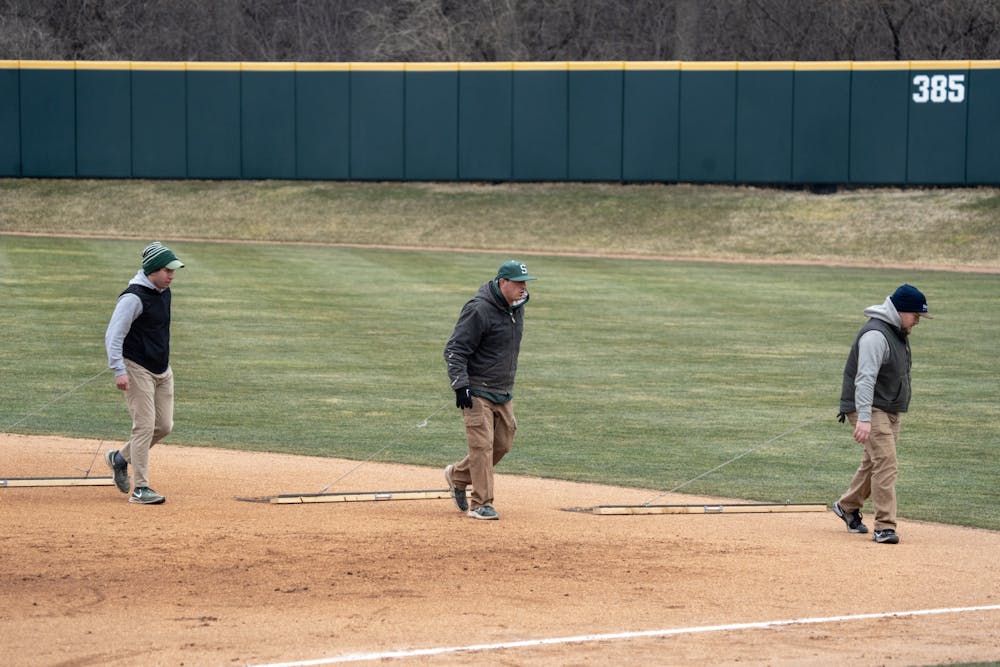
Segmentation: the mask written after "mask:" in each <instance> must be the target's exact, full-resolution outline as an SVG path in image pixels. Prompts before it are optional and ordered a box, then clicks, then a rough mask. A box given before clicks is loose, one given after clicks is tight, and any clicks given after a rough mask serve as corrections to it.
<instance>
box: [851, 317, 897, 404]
mask: <svg viewBox="0 0 1000 667" xmlns="http://www.w3.org/2000/svg"><path fill="white" fill-rule="evenodd" d="M872 330H875V331H881V332H882V334H883V335H884V336H885V339H886V340H887V341H888V342H889V359H888V361H886V362H885V363H884V364H882V366H881V367H880V368H879V371H878V377H876V379H875V394H874V396H873V397H872V406H873V407H876V408H878V409H879V410H884V411H885V412H894V413H895V412H906V410H907V408H909V407H910V341H909V340H908V339H907V337H906V334H905V333H903V331H902V330H901V329H897V328H896V327H894V326H892V325H891V324H889V323H888V322H884V321H882V320H879V319H876V318H872V319H870V320H868V323H867V324H865V325H864V326H863V327H861V330H860V331H858V335H857V336H856V337H855V338H854V345H852V346H851V352H850V354H849V355H848V356H847V364H846V365H845V366H844V383H843V386H842V387H841V390H840V411H841V412H844V413H847V412H854V411H855V410H856V409H857V408H856V406H855V405H854V378H855V376H857V374H858V341H860V340H861V337H862V336H864V335H865V334H866V333H867V332H869V331H872Z"/></svg>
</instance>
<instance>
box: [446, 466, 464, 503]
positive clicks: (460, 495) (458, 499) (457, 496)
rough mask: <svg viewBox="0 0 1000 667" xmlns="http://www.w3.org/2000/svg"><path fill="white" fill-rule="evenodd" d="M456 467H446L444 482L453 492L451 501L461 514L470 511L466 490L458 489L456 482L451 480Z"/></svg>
mask: <svg viewBox="0 0 1000 667" xmlns="http://www.w3.org/2000/svg"><path fill="white" fill-rule="evenodd" d="M454 468H455V466H453V465H450V466H446V467H445V469H444V481H446V482H448V490H449V491H451V499H452V500H454V501H455V507H457V508H458V509H459V511H461V512H465V511H467V510H468V509H469V501H468V499H467V498H466V497H465V489H464V488H461V489H460V488H458V487H457V486H455V482H454V481H453V480H452V478H451V472H452V470H454Z"/></svg>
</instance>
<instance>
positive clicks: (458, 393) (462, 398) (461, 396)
mask: <svg viewBox="0 0 1000 667" xmlns="http://www.w3.org/2000/svg"><path fill="white" fill-rule="evenodd" d="M455 407H456V408H458V409H459V410H461V409H462V408H471V407H472V391H471V390H470V389H469V388H468V387H460V388H458V389H456V390H455Z"/></svg>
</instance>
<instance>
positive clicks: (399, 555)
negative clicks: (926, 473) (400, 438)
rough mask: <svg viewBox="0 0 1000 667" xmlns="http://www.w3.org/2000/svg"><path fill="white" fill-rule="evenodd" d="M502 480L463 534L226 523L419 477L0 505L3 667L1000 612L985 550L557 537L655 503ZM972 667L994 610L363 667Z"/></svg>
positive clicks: (986, 652) (173, 486) (22, 454)
mask: <svg viewBox="0 0 1000 667" xmlns="http://www.w3.org/2000/svg"><path fill="white" fill-rule="evenodd" d="M111 447H113V445H109V444H107V443H105V444H101V443H98V442H96V441H89V440H72V439H65V438H55V437H30V436H23V435H10V434H0V448H2V450H3V452H4V461H3V464H2V466H0V478H13V477H62V476H77V475H82V474H83V473H82V472H80V471H81V470H86V469H87V468H88V467H89V466H92V470H91V471H90V475H91V476H107V475H108V474H109V471H108V470H106V469H105V468H104V464H103V461H102V460H101V458H100V457H99V456H98V457H94V454H95V452H97V451H98V450H101V451H103V450H104V449H108V448H111ZM516 453H517V452H516V446H515V450H514V452H512V454H511V455H512V456H516ZM444 463H445V462H442V466H443V465H444ZM355 468H356V469H355ZM499 470H500V472H501V474H500V475H498V478H497V503H496V505H497V509H498V511H499V512H500V514H501V517H502V519H501V520H500V521H498V522H494V521H474V520H471V519H467V518H466V517H465V516H464V515H463V514H461V513H460V512H458V511H457V510H456V509H455V507H454V506H453V505H452V504H451V502H450V501H449V500H414V501H390V502H358V503H336V504H333V503H329V504H315V505H272V504H266V503H249V502H240V501H238V500H236V499H235V498H236V497H237V496H241V497H259V496H270V495H276V494H279V493H316V492H318V491H320V490H321V489H322V488H323V487H324V486H326V485H327V484H330V483H331V482H332V481H333V480H336V479H337V478H339V477H340V476H342V475H344V474H345V473H349V474H348V475H347V476H346V477H344V479H343V480H341V481H340V482H338V484H337V485H336V486H335V487H334V488H331V489H329V491H331V492H346V491H380V490H381V491H387V490H406V489H411V490H412V489H443V488H444V480H443V477H442V473H441V470H440V469H437V468H421V467H414V466H399V465H385V464H379V463H367V464H364V465H361V466H360V467H358V463H357V462H352V461H344V460H339V459H319V458H308V457H301V456H291V455H281V454H261V453H245V452H236V451H229V450H221V449H208V448H193V447H179V446H173V445H159V446H157V447H156V448H155V449H154V450H153V453H152V465H151V472H152V481H153V487H154V488H155V489H156V490H157V491H159V492H161V493H163V494H164V495H166V496H167V502H166V504H164V505H160V506H138V505H131V504H129V503H128V502H127V500H126V496H124V495H122V494H120V493H119V492H118V491H117V490H116V489H115V488H114V487H111V486H103V487H42V488H3V489H0V521H2V526H3V530H2V534H0V567H2V579H0V583H2V588H0V655H2V662H3V663H4V664H6V665H47V666H48V665H59V666H63V667H69V666H77V667H82V666H85V665H122V666H124V665H129V666H132V665H185V666H187V665H198V666H201V665H244V664H259V663H269V662H282V661H297V660H315V659H321V658H331V657H337V656H343V655H346V654H353V653H366V654H370V653H378V652H384V651H396V650H400V651H407V650H417V649H431V648H440V647H463V646H471V645H480V644H494V643H507V642H516V641H521V640H541V639H549V638H560V637H574V636H582V635H594V634H604V633H619V632H638V631H656V630H665V629H683V628H699V627H704V626H722V625H730V624H741V623H757V622H766V621H779V620H786V619H805V618H828V617H835V616H844V615H858V614H883V613H888V612H907V611H915V610H926V609H942V608H948V609H957V608H968V607H981V606H995V605H998V604H1000V564H998V558H997V555H998V554H1000V533H997V532H993V531H986V530H976V529H969V528H960V527H954V526H947V525H942V524H932V523H922V522H915V521H907V520H905V519H904V520H902V521H901V523H900V526H899V532H900V534H901V536H902V542H901V543H900V544H899V545H878V544H874V543H873V542H872V541H871V538H870V537H869V536H867V535H852V534H849V533H848V532H847V531H846V530H845V528H844V525H843V523H842V522H841V521H840V520H839V519H837V517H836V516H834V515H833V514H832V513H830V512H821V513H806V514H791V513H776V514H694V515H652V516H594V515H589V514H581V513H569V512H563V511H560V510H561V508H565V507H577V506H591V505H598V504H622V505H630V504H642V503H645V502H647V501H649V500H650V498H651V497H653V496H655V495H657V492H656V491H651V490H642V489H623V488H614V487H608V486H599V485H591V484H575V483H568V482H560V481H553V480H545V479H536V478H524V477H515V476H507V475H503V474H502V464H501V467H500V469H499ZM845 483H846V479H845ZM796 500H800V501H815V500H817V499H796ZM820 500H826V501H827V502H832V501H833V500H834V499H832V498H831V499H820ZM656 502H658V503H678V504H681V503H683V504H687V503H703V502H704V503H718V502H726V501H725V499H719V498H704V497H695V496H686V495H680V494H676V495H672V496H666V497H662V498H659V499H657V501H656ZM730 502H731V501H730ZM902 511H903V513H904V515H905V507H904V508H902ZM943 518H945V517H943ZM988 660H1000V610H998V609H992V610H982V611H974V612H959V611H954V612H950V613H942V614H933V615H923V616H905V617H886V618H879V619H868V620H846V621H835V622H822V623H811V624H794V625H786V626H781V627H771V628H755V629H743V630H716V631H707V632H683V633H679V634H676V635H670V636H660V637H645V638H635V637H633V638H622V639H616V640H605V641H590V642H580V643H558V644H550V645H541V646H533V647H522V648H509V649H504V650H489V651H487V650H482V651H472V652H470V651H461V652H456V653H449V654H441V655H435V656H429V657H428V656H413V657H407V658H400V659H397V660H386V659H383V660H374V661H373V662H374V663H376V664H390V663H391V664H400V665H430V664H434V665H460V664H461V665H468V664H477V665H478V664H483V665H485V664H490V665H544V666H549V665H612V664H613V665H687V664H690V665H703V664H712V665H735V664H741V665H748V664H749V665H840V664H852V665H928V664H944V663H950V662H958V661H969V662H971V661H988ZM349 664H363V663H360V662H359V663H349ZM369 664H372V663H369Z"/></svg>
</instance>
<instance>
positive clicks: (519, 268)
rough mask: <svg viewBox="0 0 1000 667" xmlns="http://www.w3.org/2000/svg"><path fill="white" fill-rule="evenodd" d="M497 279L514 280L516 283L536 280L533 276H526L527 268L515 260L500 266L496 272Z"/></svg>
mask: <svg viewBox="0 0 1000 667" xmlns="http://www.w3.org/2000/svg"><path fill="white" fill-rule="evenodd" d="M497 278H503V279H504V280H516V281H518V282H523V281H525V280H537V278H535V277H534V276H531V275H528V267H527V266H525V265H524V262H519V261H517V260H516V259H512V260H510V261H509V262H504V263H503V264H501V265H500V268H499V269H498V270H497Z"/></svg>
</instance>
